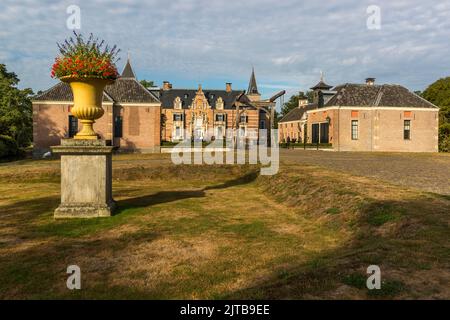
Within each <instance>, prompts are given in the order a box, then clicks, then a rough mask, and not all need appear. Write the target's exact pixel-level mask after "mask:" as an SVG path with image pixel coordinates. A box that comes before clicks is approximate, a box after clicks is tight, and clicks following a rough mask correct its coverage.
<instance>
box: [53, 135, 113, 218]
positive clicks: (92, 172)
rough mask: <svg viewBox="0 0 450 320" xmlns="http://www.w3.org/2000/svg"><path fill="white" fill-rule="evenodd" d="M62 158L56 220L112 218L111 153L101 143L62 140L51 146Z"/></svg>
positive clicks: (110, 150) (104, 144)
mask: <svg viewBox="0 0 450 320" xmlns="http://www.w3.org/2000/svg"><path fill="white" fill-rule="evenodd" d="M51 149H52V152H53V153H54V154H59V155H60V156H61V204H60V205H59V207H58V208H57V209H56V210H55V213H54V217H55V218H95V217H109V216H111V215H112V213H113V211H114V208H115V202H114V200H113V198H112V152H113V149H114V147H111V146H107V145H106V141H104V140H77V139H62V140H61V145H60V146H55V147H51Z"/></svg>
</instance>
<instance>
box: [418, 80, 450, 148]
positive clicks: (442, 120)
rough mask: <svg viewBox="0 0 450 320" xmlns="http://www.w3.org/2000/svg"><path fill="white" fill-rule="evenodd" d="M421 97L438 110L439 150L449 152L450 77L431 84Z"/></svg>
mask: <svg viewBox="0 0 450 320" xmlns="http://www.w3.org/2000/svg"><path fill="white" fill-rule="evenodd" d="M422 97H423V98H425V99H426V100H428V101H430V102H431V103H434V104H435V105H437V106H438V107H439V108H440V110H439V150H440V151H442V152H450V77H447V78H444V79H439V80H438V81H436V82H434V83H433V84H431V85H430V86H429V87H428V88H427V89H426V90H425V91H424V92H423V93H422Z"/></svg>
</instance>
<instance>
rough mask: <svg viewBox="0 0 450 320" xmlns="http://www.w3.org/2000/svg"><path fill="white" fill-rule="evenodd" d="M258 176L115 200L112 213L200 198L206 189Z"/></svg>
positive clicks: (228, 185)
mask: <svg viewBox="0 0 450 320" xmlns="http://www.w3.org/2000/svg"><path fill="white" fill-rule="evenodd" d="M257 177H258V172H257V171H254V172H251V173H248V174H246V175H244V176H241V177H238V178H236V179H232V180H228V181H226V182H224V183H221V184H218V185H214V186H208V187H205V188H203V189H200V190H184V191H161V192H157V193H153V194H149V195H145V196H140V197H135V198H129V199H125V200H120V201H117V209H116V211H115V213H114V215H119V214H121V213H123V212H125V211H127V210H129V209H138V208H145V207H148V206H153V205H157V204H162V203H169V202H174V201H178V200H183V199H189V198H202V197H205V196H206V193H205V191H207V190H218V189H226V188H231V187H235V186H239V185H244V184H248V183H251V182H253V181H255V180H256V178H257Z"/></svg>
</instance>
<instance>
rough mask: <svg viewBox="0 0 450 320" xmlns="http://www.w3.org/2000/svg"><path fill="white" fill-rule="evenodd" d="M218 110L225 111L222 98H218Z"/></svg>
mask: <svg viewBox="0 0 450 320" xmlns="http://www.w3.org/2000/svg"><path fill="white" fill-rule="evenodd" d="M216 109H218V110H223V99H222V97H219V98H217V101H216Z"/></svg>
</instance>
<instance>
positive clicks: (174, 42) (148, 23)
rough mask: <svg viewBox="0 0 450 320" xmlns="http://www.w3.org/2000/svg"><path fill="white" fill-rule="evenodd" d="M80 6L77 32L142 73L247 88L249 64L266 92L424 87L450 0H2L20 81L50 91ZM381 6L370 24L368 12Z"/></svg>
mask: <svg viewBox="0 0 450 320" xmlns="http://www.w3.org/2000/svg"><path fill="white" fill-rule="evenodd" d="M72 4H75V5H78V6H79V7H80V9H81V32H82V33H84V34H89V33H90V32H93V33H94V34H95V35H96V36H99V37H101V38H103V39H105V40H106V41H107V42H108V43H110V44H117V45H118V46H119V47H120V48H121V49H122V50H123V51H122V55H121V61H119V66H118V67H119V69H120V70H121V69H122V68H123V64H124V63H125V61H126V57H127V51H128V50H129V51H130V52H131V60H132V64H133V67H134V69H135V71H136V73H137V76H138V78H139V79H147V80H154V81H155V82H156V83H157V84H158V85H161V83H162V81H163V80H169V81H171V82H172V83H173V86H174V87H178V88H180V87H189V88H195V87H197V85H198V84H199V83H202V85H203V87H205V88H215V89H219V88H225V82H232V83H233V88H239V89H245V88H246V87H247V84H248V79H249V77H250V72H251V68H252V65H253V66H254V67H255V71H256V78H257V81H258V85H259V88H260V91H261V92H262V94H263V96H264V97H269V96H270V95H271V94H273V93H276V92H277V91H279V90H280V89H286V90H287V91H288V94H292V93H295V92H297V91H299V90H303V91H305V90H307V89H308V88H309V87H311V86H312V85H314V84H315V83H316V82H317V81H318V79H319V74H320V71H321V70H323V72H324V73H325V80H326V82H328V83H329V84H331V85H337V84H340V83H345V82H354V83H360V82H363V81H364V79H365V78H366V77H376V78H377V82H378V83H398V84H402V85H405V86H406V87H408V88H410V89H411V90H423V89H424V88H426V86H428V85H429V84H430V83H432V82H434V81H435V80H437V79H439V78H441V77H445V76H448V75H450V70H449V69H450V54H449V52H450V41H449V40H450V1H427V2H426V1H416V0H408V1H405V0H395V1H385V0H382V1H381V0H380V1H375V0H373V1H361V0H339V1H331V0H330V1H317V0H315V1H308V0H303V1H293V0H278V1H275V0H271V1H269V0H245V1H233V0H228V1H222V0H220V1H217V0H209V1H207V0H198V1H193V0H191V1H189V0H183V1H180V0H175V1H167V0H166V1H159V0H150V1H139V0H89V1H75V0H70V1H50V0H1V2H0V25H1V26H2V28H1V29H0V63H5V64H6V65H7V67H8V69H9V70H10V71H14V72H15V73H17V74H18V75H19V77H20V79H21V87H31V88H33V90H35V91H37V90H43V89H47V88H48V87H49V86H51V85H52V84H54V83H55V80H54V79H51V78H50V66H51V64H52V62H53V59H54V57H55V55H56V54H57V47H56V42H57V41H59V42H61V41H63V40H64V39H65V38H66V37H67V36H69V35H70V34H71V31H70V30H68V29H67V27H66V20H67V18H68V17H69V15H68V14H67V13H66V9H67V7H68V6H70V5H72ZM369 5H377V6H379V7H380V9H381V29H380V30H369V29H368V28H367V25H366V21H367V19H368V17H369V14H367V12H366V10H367V7H368V6H369Z"/></svg>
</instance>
